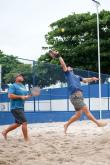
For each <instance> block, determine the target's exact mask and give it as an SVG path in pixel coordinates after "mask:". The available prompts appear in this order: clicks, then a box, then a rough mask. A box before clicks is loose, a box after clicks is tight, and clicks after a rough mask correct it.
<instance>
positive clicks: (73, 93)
mask: <svg viewBox="0 0 110 165" xmlns="http://www.w3.org/2000/svg"><path fill="white" fill-rule="evenodd" d="M49 54H50V56H51V57H52V58H58V59H59V61H60V64H61V66H62V68H63V71H64V73H65V77H66V80H67V84H68V88H69V91H70V101H71V103H72V104H73V106H74V108H75V111H76V113H75V115H74V116H72V117H71V118H70V119H69V120H68V122H67V123H66V124H65V125H64V132H65V134H66V132H67V128H68V126H69V125H70V124H71V123H73V122H75V121H76V120H78V119H79V118H80V117H81V115H82V112H84V113H85V115H86V116H87V117H88V118H89V120H91V121H93V122H94V123H95V124H96V125H97V126H98V127H104V126H106V125H107V123H105V122H102V121H98V120H96V118H95V117H94V116H93V115H92V114H91V112H90V111H89V109H88V107H87V106H86V104H85V103H84V98H83V91H82V89H81V81H82V82H84V83H90V82H93V81H98V80H99V79H98V78H96V77H92V78H83V77H80V76H78V75H75V74H74V71H73V68H72V67H70V66H67V65H66V64H65V62H64V60H63V58H62V57H61V56H60V55H59V53H58V52H57V51H52V50H51V51H49Z"/></svg>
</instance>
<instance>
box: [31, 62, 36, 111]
mask: <svg viewBox="0 0 110 165" xmlns="http://www.w3.org/2000/svg"><path fill="white" fill-rule="evenodd" d="M32 78H33V87H34V86H35V61H33V70H32ZM33 99H34V112H35V111H36V98H35V97H33Z"/></svg>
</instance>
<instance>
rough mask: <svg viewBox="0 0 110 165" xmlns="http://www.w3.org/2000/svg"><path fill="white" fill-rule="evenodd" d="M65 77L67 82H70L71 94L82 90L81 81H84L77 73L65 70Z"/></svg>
mask: <svg viewBox="0 0 110 165" xmlns="http://www.w3.org/2000/svg"><path fill="white" fill-rule="evenodd" d="M65 77H66V80H67V84H68V88H69V92H70V94H72V93H75V92H77V91H82V89H81V82H80V81H83V78H82V77H80V76H78V75H75V74H74V72H73V71H72V70H71V71H66V72H65Z"/></svg>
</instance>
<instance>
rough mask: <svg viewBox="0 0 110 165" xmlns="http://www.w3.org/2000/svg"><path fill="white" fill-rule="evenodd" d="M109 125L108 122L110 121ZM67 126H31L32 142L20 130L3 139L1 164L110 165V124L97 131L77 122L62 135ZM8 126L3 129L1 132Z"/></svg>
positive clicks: (0, 156)
mask: <svg viewBox="0 0 110 165" xmlns="http://www.w3.org/2000/svg"><path fill="white" fill-rule="evenodd" d="M107 121H108V122H110V121H109V120H107ZM63 125H64V123H43V124H29V125H28V128H29V134H30V137H31V142H30V143H25V142H24V141H23V136H22V132H21V129H20V128H19V129H17V130H15V131H13V132H11V133H9V135H8V141H5V140H4V139H3V137H2V135H1V136H0V165H110V124H108V125H107V126H106V127H104V128H98V127H96V125H94V124H93V123H91V122H89V121H78V122H76V123H74V124H72V125H71V126H70V127H69V129H68V134H67V136H66V135H64V133H63ZM5 127H6V126H0V132H1V131H2V130H3V128H5Z"/></svg>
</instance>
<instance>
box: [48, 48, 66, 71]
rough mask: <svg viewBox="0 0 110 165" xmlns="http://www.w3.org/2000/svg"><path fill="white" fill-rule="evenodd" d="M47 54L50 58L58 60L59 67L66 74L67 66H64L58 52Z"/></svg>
mask: <svg viewBox="0 0 110 165" xmlns="http://www.w3.org/2000/svg"><path fill="white" fill-rule="evenodd" d="M49 54H50V56H51V57H52V58H58V59H59V61H60V64H61V67H62V68H63V71H64V72H66V71H67V66H66V64H65V62H64V60H63V58H62V57H61V56H60V54H59V52H57V51H52V50H50V51H49Z"/></svg>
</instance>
